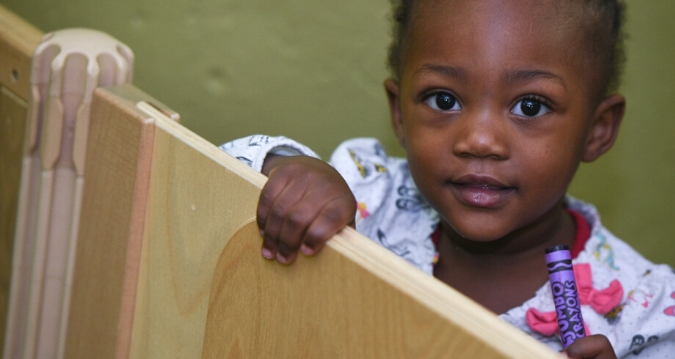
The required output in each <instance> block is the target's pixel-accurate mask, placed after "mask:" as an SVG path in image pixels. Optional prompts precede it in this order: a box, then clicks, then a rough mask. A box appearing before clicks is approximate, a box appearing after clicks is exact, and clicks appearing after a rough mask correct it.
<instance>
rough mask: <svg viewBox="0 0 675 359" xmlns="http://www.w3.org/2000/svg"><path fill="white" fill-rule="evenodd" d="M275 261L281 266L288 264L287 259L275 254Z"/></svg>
mask: <svg viewBox="0 0 675 359" xmlns="http://www.w3.org/2000/svg"><path fill="white" fill-rule="evenodd" d="M277 261H278V262H279V263H281V264H288V258H286V257H284V256H282V255H281V253H277Z"/></svg>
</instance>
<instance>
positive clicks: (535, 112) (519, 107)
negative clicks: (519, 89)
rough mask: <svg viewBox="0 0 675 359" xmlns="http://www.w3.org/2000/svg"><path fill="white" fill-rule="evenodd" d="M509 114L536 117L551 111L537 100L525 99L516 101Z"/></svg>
mask: <svg viewBox="0 0 675 359" xmlns="http://www.w3.org/2000/svg"><path fill="white" fill-rule="evenodd" d="M511 112H512V113H513V114H514V115H518V116H523V117H537V116H543V115H545V114H547V113H549V112H551V109H550V108H548V106H546V105H544V104H543V103H542V102H541V101H539V100H537V99H532V98H526V99H523V100H520V101H518V103H516V105H515V106H513V108H512V109H511Z"/></svg>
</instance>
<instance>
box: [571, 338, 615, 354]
mask: <svg viewBox="0 0 675 359" xmlns="http://www.w3.org/2000/svg"><path fill="white" fill-rule="evenodd" d="M563 353H565V354H567V356H568V357H569V358H572V359H586V358H589V359H616V354H615V353H614V348H612V344H610V342H609V340H608V339H607V337H606V336H604V335H601V334H596V335H590V336H587V337H584V338H581V339H577V340H576V341H575V342H574V343H572V345H570V346H569V347H567V349H565V350H564V351H563Z"/></svg>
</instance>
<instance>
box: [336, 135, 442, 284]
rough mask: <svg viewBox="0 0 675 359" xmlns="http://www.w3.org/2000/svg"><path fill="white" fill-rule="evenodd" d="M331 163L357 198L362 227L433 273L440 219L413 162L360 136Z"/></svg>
mask: <svg viewBox="0 0 675 359" xmlns="http://www.w3.org/2000/svg"><path fill="white" fill-rule="evenodd" d="M330 163H331V165H332V166H333V167H335V169H336V170H337V171H338V172H340V174H341V175H342V177H343V178H344V179H345V181H346V182H347V184H348V185H349V188H350V189H351V190H352V193H354V197H356V201H357V213H356V229H357V230H358V231H359V232H360V233H362V234H363V235H365V236H367V237H369V238H370V239H372V240H373V241H375V242H377V243H379V244H381V245H382V246H384V247H385V248H387V249H389V250H390V251H392V252H394V253H395V254H397V255H398V256H400V257H402V258H404V259H406V260H407V261H408V262H410V263H412V264H413V265H415V266H417V267H418V268H420V269H422V270H423V271H425V272H427V273H431V270H432V261H433V258H434V255H435V249H434V245H433V243H432V242H431V237H430V235H431V233H433V231H434V230H435V229H436V226H437V224H438V218H437V215H436V212H435V211H434V210H433V209H432V208H431V206H430V205H429V204H428V203H427V202H426V201H425V200H424V198H423V197H422V195H421V194H420V193H419V191H418V190H417V187H416V186H415V183H414V182H413V179H412V177H411V175H410V171H409V170H408V164H407V161H406V160H405V159H403V158H394V157H389V156H387V154H386V153H385V151H384V149H383V147H382V145H381V144H380V142H379V141H377V140H376V139H373V138H355V139H351V140H348V141H345V142H343V143H342V144H340V146H338V148H337V149H336V150H335V152H334V153H333V155H332V156H331V160H330Z"/></svg>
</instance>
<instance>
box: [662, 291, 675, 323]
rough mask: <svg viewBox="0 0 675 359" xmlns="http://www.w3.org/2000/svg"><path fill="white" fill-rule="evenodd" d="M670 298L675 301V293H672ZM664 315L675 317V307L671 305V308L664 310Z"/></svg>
mask: <svg viewBox="0 0 675 359" xmlns="http://www.w3.org/2000/svg"><path fill="white" fill-rule="evenodd" d="M670 297H671V298H673V299H675V292H672V293H670ZM663 313H664V314H665V315H670V316H671V317H675V305H671V306H670V307H668V308H666V309H664V310H663Z"/></svg>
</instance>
